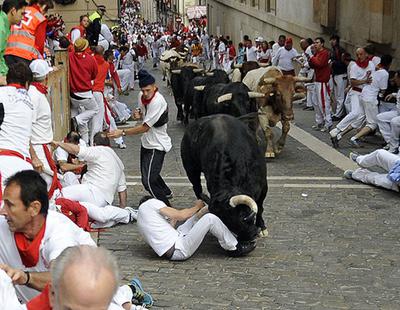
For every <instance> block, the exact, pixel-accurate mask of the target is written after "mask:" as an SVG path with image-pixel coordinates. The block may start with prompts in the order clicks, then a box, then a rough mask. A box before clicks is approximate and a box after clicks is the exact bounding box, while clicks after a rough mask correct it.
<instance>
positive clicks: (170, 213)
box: [160, 200, 204, 222]
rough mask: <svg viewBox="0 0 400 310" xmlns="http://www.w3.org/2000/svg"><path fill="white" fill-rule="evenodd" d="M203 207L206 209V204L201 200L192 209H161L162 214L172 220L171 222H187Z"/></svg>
mask: <svg viewBox="0 0 400 310" xmlns="http://www.w3.org/2000/svg"><path fill="white" fill-rule="evenodd" d="M203 207H204V202H203V201H201V200H196V202H195V204H194V206H193V207H191V208H187V209H181V210H178V209H174V208H171V207H164V208H161V209H160V214H161V215H163V216H166V217H168V218H169V219H170V220H171V222H175V221H186V220H187V219H188V218H190V217H192V216H193V215H194V214H196V213H197V212H198V211H199V210H200V209H201V208H203Z"/></svg>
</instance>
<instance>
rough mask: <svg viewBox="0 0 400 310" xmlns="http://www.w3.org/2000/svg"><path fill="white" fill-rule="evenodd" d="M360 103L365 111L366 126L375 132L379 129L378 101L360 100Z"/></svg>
mask: <svg viewBox="0 0 400 310" xmlns="http://www.w3.org/2000/svg"><path fill="white" fill-rule="evenodd" d="M360 103H361V105H362V107H363V109H364V113H365V121H366V126H367V127H369V128H371V130H375V129H376V128H377V127H378V125H377V122H378V119H377V118H376V117H377V115H378V99H375V100H372V101H365V100H364V99H362V98H360Z"/></svg>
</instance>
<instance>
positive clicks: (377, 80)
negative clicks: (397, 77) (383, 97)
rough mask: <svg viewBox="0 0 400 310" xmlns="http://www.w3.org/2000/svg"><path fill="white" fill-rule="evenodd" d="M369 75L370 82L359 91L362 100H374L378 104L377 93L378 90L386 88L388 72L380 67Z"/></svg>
mask: <svg viewBox="0 0 400 310" xmlns="http://www.w3.org/2000/svg"><path fill="white" fill-rule="evenodd" d="M371 77H372V82H371V84H367V85H365V86H364V88H363V90H362V92H361V98H362V99H363V100H364V101H368V102H374V103H376V104H378V98H377V96H378V93H379V91H380V90H384V89H386V88H387V84H388V80H389V73H388V72H387V71H386V70H384V69H380V70H377V71H375V72H372V74H371Z"/></svg>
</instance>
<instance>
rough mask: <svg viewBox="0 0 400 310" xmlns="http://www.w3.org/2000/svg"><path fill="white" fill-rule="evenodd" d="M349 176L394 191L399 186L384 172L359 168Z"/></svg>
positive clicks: (397, 189)
mask: <svg viewBox="0 0 400 310" xmlns="http://www.w3.org/2000/svg"><path fill="white" fill-rule="evenodd" d="M351 177H352V178H353V179H354V180H356V181H359V182H362V183H365V184H371V185H375V186H379V187H383V188H386V189H390V190H393V191H396V192H398V191H399V186H398V185H396V184H395V183H394V182H392V181H390V180H389V179H388V177H387V174H385V173H377V172H372V171H369V170H368V169H363V168H359V169H357V170H355V171H354V172H353V173H352V175H351Z"/></svg>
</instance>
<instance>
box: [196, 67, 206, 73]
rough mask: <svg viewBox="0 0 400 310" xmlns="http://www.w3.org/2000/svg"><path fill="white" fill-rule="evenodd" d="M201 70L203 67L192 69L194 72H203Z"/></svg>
mask: <svg viewBox="0 0 400 310" xmlns="http://www.w3.org/2000/svg"><path fill="white" fill-rule="evenodd" d="M203 71H204V69H197V68H195V69H193V72H194V73H200V72H203Z"/></svg>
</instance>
